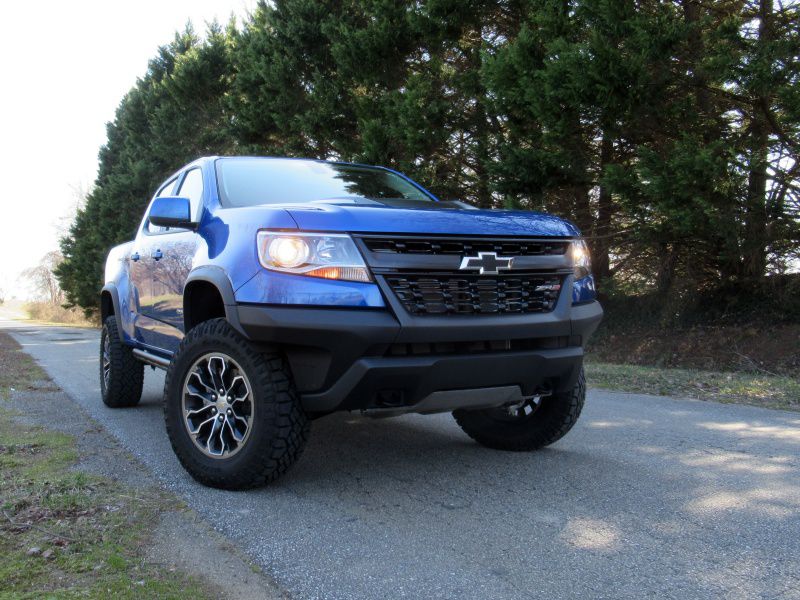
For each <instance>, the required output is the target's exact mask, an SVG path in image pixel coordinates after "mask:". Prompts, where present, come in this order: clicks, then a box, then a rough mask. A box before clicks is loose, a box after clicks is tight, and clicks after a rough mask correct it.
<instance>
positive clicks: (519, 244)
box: [363, 236, 570, 256]
mask: <svg viewBox="0 0 800 600" xmlns="http://www.w3.org/2000/svg"><path fill="white" fill-rule="evenodd" d="M363 240H364V244H365V245H366V246H367V248H368V249H369V250H370V251H371V252H378V253H386V254H428V255H434V256H436V255H448V254H457V255H460V256H467V255H470V254H475V253H477V252H496V253H497V254H498V255H501V256H559V255H563V254H565V253H566V251H567V248H569V244H570V242H569V240H525V239H523V240H514V239H481V238H431V239H420V238H418V237H402V236H401V237H397V238H393V239H388V238H384V237H364V238H363Z"/></svg>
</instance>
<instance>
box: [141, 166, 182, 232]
mask: <svg viewBox="0 0 800 600" xmlns="http://www.w3.org/2000/svg"><path fill="white" fill-rule="evenodd" d="M176 181H178V178H177V177H176V178H175V179H170V180H169V181H168V182H167V183H165V184H164V186H163V187H162V188H161V189H160V190H158V192H156V198H161V197H163V196H171V195H172V190H173V189H175V182H176ZM145 228H146V229H147V233H164V232H165V231H169V227H161V226H159V225H153V224H152V223H151V222H150V221H147V225H146V226H145Z"/></svg>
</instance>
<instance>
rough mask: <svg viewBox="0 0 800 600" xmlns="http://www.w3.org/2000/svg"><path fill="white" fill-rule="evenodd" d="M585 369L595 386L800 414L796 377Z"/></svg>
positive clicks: (604, 366) (590, 365)
mask: <svg viewBox="0 0 800 600" xmlns="http://www.w3.org/2000/svg"><path fill="white" fill-rule="evenodd" d="M585 368H586V379H587V381H588V383H589V386H593V387H599V388H605V389H611V390H619V391H622V392H635V393H642V394H656V395H660V396H677V397H683V398H695V399H698V400H713V401H716V402H731V403H737V404H751V405H753V406H762V407H766V408H780V409H784V410H798V411H800V380H798V379H796V378H793V377H782V376H776V375H769V374H765V373H743V372H720V371H700V370H696V369H667V368H660V367H643V366H638V365H621V364H611V363H605V362H596V361H595V360H591V359H590V360H588V361H587V362H586V366H585Z"/></svg>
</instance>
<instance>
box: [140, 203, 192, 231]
mask: <svg viewBox="0 0 800 600" xmlns="http://www.w3.org/2000/svg"><path fill="white" fill-rule="evenodd" d="M191 206H192V204H191V202H190V201H189V199H188V198H181V197H179V196H162V197H161V198H156V199H155V200H154V201H153V205H152V206H151V207H150V214H149V215H147V219H148V220H149V221H150V222H151V223H152V224H153V225H157V226H159V227H181V228H184V229H195V228H196V227H197V223H195V222H193V221H192V216H191Z"/></svg>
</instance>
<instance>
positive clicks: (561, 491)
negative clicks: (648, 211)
mask: <svg viewBox="0 0 800 600" xmlns="http://www.w3.org/2000/svg"><path fill="white" fill-rule="evenodd" d="M0 326H6V327H15V329H14V331H13V334H14V336H15V337H16V338H17V339H18V340H19V341H20V343H22V344H23V346H24V347H25V349H26V350H27V351H28V352H30V353H31V354H32V355H33V356H34V357H36V358H37V360H38V361H39V362H40V363H41V364H42V365H43V366H44V367H45V368H46V369H47V371H48V372H49V373H50V375H51V376H52V377H53V379H54V380H55V381H56V382H57V383H58V384H59V385H60V386H61V387H62V388H63V389H64V390H65V391H67V393H69V394H70V395H71V396H72V397H73V398H74V400H75V401H76V402H78V403H79V404H80V405H81V406H82V407H83V408H84V409H85V410H86V411H87V412H88V413H90V414H91V415H92V416H93V417H94V418H95V419H97V420H98V421H99V422H101V423H102V424H103V425H104V426H105V427H107V428H108V430H109V431H110V432H111V433H112V434H113V435H114V436H116V437H117V438H119V440H120V441H121V442H122V444H123V445H124V446H126V447H127V448H128V449H129V450H131V451H132V452H133V453H134V454H136V455H137V456H139V457H140V458H141V459H142V461H143V462H144V463H145V464H146V465H147V466H148V467H149V468H150V469H152V471H153V472H154V474H155V475H156V476H157V477H158V478H160V479H161V481H163V483H164V484H165V485H166V486H167V487H169V488H171V489H173V490H175V491H176V492H177V493H178V494H180V495H181V496H182V497H183V498H185V499H186V501H187V503H188V504H189V505H191V506H192V507H193V508H194V509H196V510H197V511H198V512H200V513H203V514H206V515H207V516H208V520H209V522H210V523H212V524H213V526H214V527H215V528H217V529H219V530H220V531H222V532H223V533H224V534H225V535H227V536H228V537H229V538H230V539H231V540H232V541H234V542H235V543H236V544H238V545H239V546H240V547H241V548H242V549H243V550H245V551H246V552H247V553H249V554H250V555H251V556H252V557H254V559H255V560H256V561H257V562H258V563H259V564H261V565H262V566H263V567H264V568H265V569H266V570H267V571H268V572H269V573H270V574H271V575H272V576H273V577H274V578H275V579H276V580H277V581H278V582H279V583H280V584H281V585H283V586H285V588H286V589H287V590H288V591H289V592H290V593H291V595H293V596H295V597H298V598H426V599H427V598H459V599H461V598H465V599H466V598H476V599H477V598H480V599H485V598H493V599H496V598H563V597H567V598H576V597H580V598H643V597H665V598H681V599H683V598H719V597H728V598H739V597H741V598H800V414H796V413H788V412H779V411H768V410H764V409H758V408H751V407H746V406H733V405H719V404H712V403H701V402H694V401H688V400H676V399H670V398H661V397H652V396H637V395H631V394H615V393H605V392H598V391H594V392H591V393H590V397H589V400H588V402H587V405H586V408H585V410H584V414H583V416H582V417H581V420H580V422H579V423H578V425H577V426H576V428H575V429H574V430H573V431H572V432H571V433H570V434H569V435H568V436H567V437H566V438H564V439H563V440H561V441H560V442H558V443H557V444H555V445H554V446H552V447H551V448H549V449H547V450H545V451H542V452H538V453H532V454H513V453H502V452H496V451H491V450H486V449H484V448H481V447H479V446H477V445H475V444H474V443H472V442H471V441H470V440H469V439H468V438H467V437H466V436H465V435H464V434H462V432H461V431H460V429H459V428H458V427H457V426H456V425H455V423H454V422H453V420H452V419H451V417H450V416H449V415H438V416H433V417H431V416H428V417H421V416H409V417H402V418H398V419H387V420H379V421H373V420H368V419H363V418H361V417H357V416H349V415H338V416H332V417H328V418H326V419H322V420H320V421H317V422H315V423H314V426H313V428H312V440H311V443H310V444H309V446H308V448H307V450H306V452H305V454H304V456H303V458H302V460H301V461H300V463H298V464H297V465H296V467H295V468H294V469H293V470H292V472H291V473H290V475H289V476H287V477H286V478H284V479H282V480H281V481H279V482H278V483H276V484H274V485H272V486H271V487H268V488H264V489H261V490H257V491H252V492H245V493H242V492H238V493H232V492H222V491H216V490H209V489H206V488H203V487H201V486H199V485H197V484H196V483H194V482H193V481H192V480H191V479H190V478H189V477H188V475H186V474H185V472H184V471H183V470H182V469H181V467H180V466H179V465H178V463H177V461H176V459H175V458H174V456H173V454H172V450H171V448H170V446H169V443H168V441H167V439H166V434H165V433H164V426H163V421H162V416H161V405H160V397H161V385H162V381H163V377H162V376H161V374H160V373H157V372H156V373H150V372H149V371H148V376H147V382H146V384H147V385H146V391H145V395H144V399H143V401H142V404H141V405H140V406H139V407H137V408H135V409H128V410H116V411H113V410H110V409H107V408H105V407H104V406H103V405H102V403H101V402H100V398H99V391H98V383H97V353H98V349H97V346H98V334H97V332H95V331H90V330H80V329H69V328H55V327H52V328H48V327H35V326H30V325H25V324H16V325H15V324H13V323H11V322H6V323H5V324H3V323H2V322H0Z"/></svg>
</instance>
